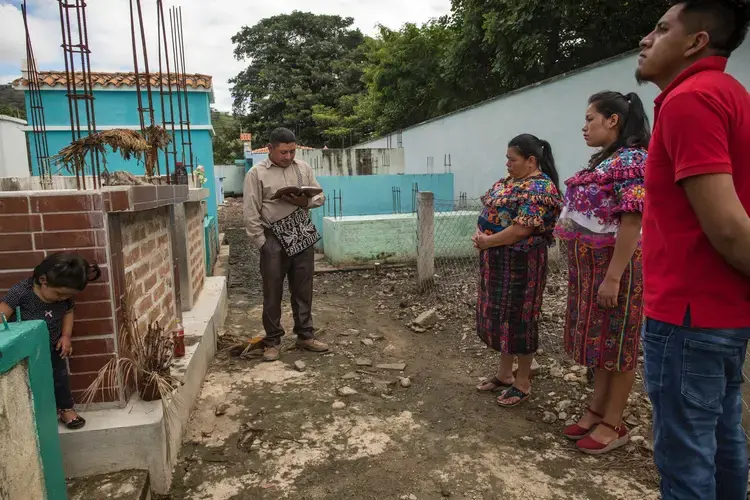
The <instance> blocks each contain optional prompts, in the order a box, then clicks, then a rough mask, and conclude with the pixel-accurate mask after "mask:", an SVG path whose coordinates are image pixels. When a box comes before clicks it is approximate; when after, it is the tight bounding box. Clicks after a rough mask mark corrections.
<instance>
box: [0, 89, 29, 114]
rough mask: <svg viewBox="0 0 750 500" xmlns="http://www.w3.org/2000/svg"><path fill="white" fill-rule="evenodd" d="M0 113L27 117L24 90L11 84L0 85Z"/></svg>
mask: <svg viewBox="0 0 750 500" xmlns="http://www.w3.org/2000/svg"><path fill="white" fill-rule="evenodd" d="M0 115H6V116H12V117H14V118H21V119H23V120H25V119H26V103H25V102H24V97H23V92H22V91H20V90H15V89H13V87H12V86H10V85H0Z"/></svg>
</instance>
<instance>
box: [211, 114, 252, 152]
mask: <svg viewBox="0 0 750 500" xmlns="http://www.w3.org/2000/svg"><path fill="white" fill-rule="evenodd" d="M211 123H212V124H213V127H214V164H215V165H234V160H241V159H243V158H244V154H243V151H242V142H240V131H241V130H240V120H238V119H237V118H235V117H234V116H232V115H231V114H230V113H222V112H220V111H216V110H214V109H212V110H211Z"/></svg>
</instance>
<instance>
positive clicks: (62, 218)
mask: <svg viewBox="0 0 750 500" xmlns="http://www.w3.org/2000/svg"><path fill="white" fill-rule="evenodd" d="M103 227H104V215H103V214H102V213H101V212H86V213H77V214H44V230H45V231H70V230H74V229H101V228H103ZM100 246H104V245H100Z"/></svg>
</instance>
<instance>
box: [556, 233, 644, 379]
mask: <svg viewBox="0 0 750 500" xmlns="http://www.w3.org/2000/svg"><path fill="white" fill-rule="evenodd" d="M567 243H568V245H567V246H568V252H567V253H568V277H569V283H568V305H567V309H566V312H565V334H564V335H565V351H566V352H567V353H568V354H569V355H570V356H571V357H572V358H573V359H574V360H575V362H576V363H578V364H579V365H583V366H588V367H589V368H599V369H601V370H607V371H630V370H633V369H635V367H636V364H637V362H638V346H639V344H640V338H641V325H642V324H643V267H642V253H641V249H640V248H639V249H637V250H636V251H635V254H633V258H632V259H631V260H630V263H629V264H628V266H627V267H626V268H625V272H624V273H623V276H622V280H621V281H620V292H619V294H618V297H617V307H616V308H614V309H602V308H600V307H599V305H598V304H597V296H598V292H599V285H601V283H602V281H604V277H605V275H606V274H607V268H608V267H609V262H610V260H612V255H613V254H614V247H604V248H591V247H587V246H584V245H582V244H580V243H579V242H578V240H572V241H568V242H567Z"/></svg>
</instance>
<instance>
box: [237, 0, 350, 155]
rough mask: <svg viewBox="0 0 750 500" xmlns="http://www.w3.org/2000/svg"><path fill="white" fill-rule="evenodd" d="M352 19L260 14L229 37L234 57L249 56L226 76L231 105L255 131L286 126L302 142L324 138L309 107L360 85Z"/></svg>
mask: <svg viewBox="0 0 750 500" xmlns="http://www.w3.org/2000/svg"><path fill="white" fill-rule="evenodd" d="M353 22H354V20H353V19H352V18H350V17H347V18H342V17H340V16H330V15H316V14H312V13H309V12H299V11H294V12H292V13H291V14H282V15H278V16H273V17H269V18H266V19H263V20H261V21H260V22H259V23H258V24H256V25H254V26H252V27H244V28H242V30H240V32H239V33H237V34H236V35H235V36H234V37H232V42H233V43H234V44H235V45H236V47H235V57H236V58H237V59H238V60H247V61H249V62H250V64H249V66H248V67H247V68H246V69H245V70H243V71H242V72H241V73H240V74H239V75H237V76H236V77H235V78H233V79H232V80H231V81H230V82H231V83H232V84H233V85H234V86H233V88H232V96H233V98H234V109H235V112H236V113H237V114H242V115H245V116H244V119H243V123H244V125H246V127H247V128H248V129H249V130H250V131H251V132H252V133H253V135H254V136H255V137H259V138H260V137H267V136H268V133H269V132H270V131H271V130H272V129H273V128H275V127H278V126H286V127H288V128H290V129H292V130H293V131H295V132H296V133H297V135H298V140H299V141H300V142H301V143H303V144H306V145H309V146H322V145H323V144H324V143H325V141H326V139H327V137H326V135H325V134H324V133H323V131H322V130H321V128H319V126H318V124H317V123H316V121H315V119H314V118H313V108H314V107H315V106H324V107H325V108H329V109H330V108H332V109H337V108H338V106H339V105H340V104H341V99H342V97H344V96H349V95H354V94H358V93H360V92H362V90H363V89H364V84H363V83H362V81H361V78H362V66H363V62H364V52H363V51H362V50H360V46H361V45H362V43H363V41H364V39H365V37H364V36H363V35H362V33H361V32H360V31H359V30H357V29H352V28H351V26H352V24H353ZM325 108H320V107H318V108H317V109H318V110H319V111H320V110H322V109H325ZM329 128H330V127H329ZM334 132H335V131H334ZM330 133H331V131H329V135H328V137H333V136H331V135H330ZM335 135H336V134H335V133H334V136H335Z"/></svg>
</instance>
